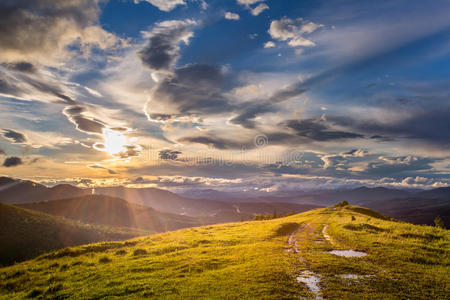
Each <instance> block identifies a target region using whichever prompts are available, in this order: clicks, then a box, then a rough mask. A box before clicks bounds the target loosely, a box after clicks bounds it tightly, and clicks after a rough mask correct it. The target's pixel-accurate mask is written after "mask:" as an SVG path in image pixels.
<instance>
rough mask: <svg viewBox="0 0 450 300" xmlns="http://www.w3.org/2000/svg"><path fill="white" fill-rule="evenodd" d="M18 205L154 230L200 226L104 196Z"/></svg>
mask: <svg viewBox="0 0 450 300" xmlns="http://www.w3.org/2000/svg"><path fill="white" fill-rule="evenodd" d="M20 206H21V207H23V208H27V209H32V210H37V211H41V212H44V213H48V214H51V215H55V216H61V217H65V218H68V219H72V220H77V221H81V222H83V223H88V224H98V225H106V226H119V227H134V228H141V229H145V230H151V231H154V232H163V231H168V230H176V229H180V228H185V227H193V226H198V225H201V224H200V223H199V221H198V220H196V219H194V218H191V217H188V216H182V215H176V214H170V213H165V212H160V211H157V210H155V209H153V208H150V207H146V206H142V205H138V204H134V203H130V202H127V201H125V200H123V199H120V198H115V197H110V196H105V195H88V196H82V197H77V198H70V199H61V200H52V201H44V202H37V203H28V204H20Z"/></svg>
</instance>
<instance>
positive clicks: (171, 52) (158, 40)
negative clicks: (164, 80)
mask: <svg viewBox="0 0 450 300" xmlns="http://www.w3.org/2000/svg"><path fill="white" fill-rule="evenodd" d="M195 24H196V22H195V21H193V20H183V21H176V20H171V21H164V22H160V23H156V26H155V27H154V28H153V29H152V30H151V31H149V32H146V33H145V36H146V37H148V39H149V42H148V45H147V46H146V47H145V48H144V49H143V50H141V51H140V52H139V55H140V58H141V60H142V62H143V64H144V65H146V66H147V67H149V68H150V69H152V70H154V71H159V70H162V71H168V70H170V69H171V68H172V67H173V65H174V64H175V62H176V61H177V59H178V58H179V57H180V54H179V52H180V46H179V44H180V43H181V42H184V43H185V44H186V45H187V44H188V43H189V39H190V38H191V37H192V36H193V34H194V33H193V31H192V27H193V26H194V25H195Z"/></svg>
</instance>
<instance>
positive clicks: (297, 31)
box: [268, 17, 323, 47]
mask: <svg viewBox="0 0 450 300" xmlns="http://www.w3.org/2000/svg"><path fill="white" fill-rule="evenodd" d="M322 26H323V25H321V24H316V23H313V22H307V21H305V20H303V19H302V18H297V19H289V18H287V17H283V18H281V19H280V20H273V21H272V22H271V23H270V28H269V31H268V32H269V34H270V36H271V37H272V38H274V39H276V40H279V41H288V45H289V46H291V47H314V46H315V45H316V44H315V43H314V42H313V41H311V40H310V39H307V38H305V37H304V35H305V34H311V33H313V32H314V31H316V30H317V29H319V28H320V27H322Z"/></svg>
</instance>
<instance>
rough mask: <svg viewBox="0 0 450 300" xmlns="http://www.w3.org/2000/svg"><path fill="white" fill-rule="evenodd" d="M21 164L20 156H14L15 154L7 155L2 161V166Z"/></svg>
mask: <svg viewBox="0 0 450 300" xmlns="http://www.w3.org/2000/svg"><path fill="white" fill-rule="evenodd" d="M22 164H23V162H22V159H21V158H20V157H16V156H11V157H7V158H6V159H5V161H4V162H3V166H4V167H6V168H9V167H16V166H20V165H22Z"/></svg>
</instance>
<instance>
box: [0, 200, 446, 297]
mask: <svg viewBox="0 0 450 300" xmlns="http://www.w3.org/2000/svg"><path fill="white" fill-rule="evenodd" d="M352 216H353V219H354V220H352ZM325 225H327V233H328V234H329V235H330V236H331V242H329V241H327V240H325V238H324V237H323V235H322V229H323V227H324V226H325ZM295 230H297V233H296V238H297V243H298V248H299V253H298V254H294V253H288V252H286V251H284V250H286V249H287V248H288V245H287V239H288V237H289V235H290V233H292V232H293V231H295ZM449 242H450V234H449V231H448V230H444V229H440V228H435V227H430V226H418V225H412V224H408V223H402V222H396V221H392V220H389V219H386V218H384V217H382V216H379V215H378V214H376V213H373V212H371V211H368V210H364V209H361V208H356V207H351V206H343V207H333V208H326V209H316V210H313V211H309V212H306V213H302V214H298V215H293V216H289V217H286V218H279V219H273V220H265V221H253V222H241V223H231V224H221V225H214V226H204V227H198V228H191V229H183V230H178V231H174V232H168V233H164V234H156V235H152V236H147V237H143V238H136V239H133V240H130V241H128V242H113V243H101V244H93V245H88V246H81V247H74V248H67V249H63V250H59V251H57V252H53V253H50V254H46V255H43V256H41V257H38V258H36V259H34V260H30V261H26V262H23V263H20V264H17V265H14V266H10V267H6V268H2V269H0V298H2V299H22V298H26V297H37V298H39V297H41V298H73V299H100V298H115V297H125V298H130V299H135V298H157V299H158V298H159V299H198V298H202V299H205V298H207V299H254V298H258V299H298V298H299V297H312V294H311V293H310V292H309V290H308V289H307V288H306V286H304V285H303V284H301V283H297V282H296V277H297V276H298V274H299V273H300V272H301V271H303V270H311V271H313V272H314V273H316V274H320V276H321V283H320V286H321V289H322V295H323V296H324V297H325V298H330V299H402V298H403V299H448V298H449V296H450V292H449V287H450V280H449V278H448V274H449V273H450V267H449V266H450V256H449V253H450V243H449ZM99 249H101V251H100V250H99ZM332 249H353V250H359V251H365V252H366V253H367V254H368V255H367V256H365V257H362V258H345V257H339V256H334V255H332V254H330V253H327V251H329V250H332ZM63 266H65V267H63ZM340 274H358V275H371V276H370V277H362V278H361V279H358V280H349V279H342V278H340V277H338V276H336V275H340Z"/></svg>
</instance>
